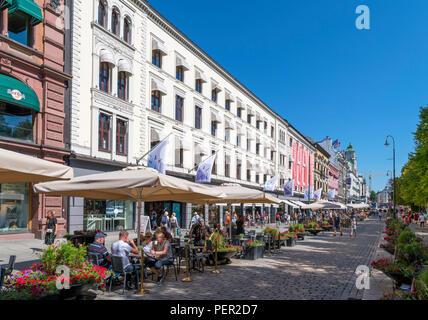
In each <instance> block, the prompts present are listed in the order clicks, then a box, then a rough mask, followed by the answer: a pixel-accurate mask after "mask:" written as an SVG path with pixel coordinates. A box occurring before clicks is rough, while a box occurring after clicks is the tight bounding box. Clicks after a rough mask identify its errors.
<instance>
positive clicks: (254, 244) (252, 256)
mask: <svg viewBox="0 0 428 320" xmlns="http://www.w3.org/2000/svg"><path fill="white" fill-rule="evenodd" d="M264 247H265V243H264V242H263V241H257V240H256V241H251V240H247V241H246V242H245V243H244V248H245V249H244V259H247V260H256V259H259V258H263V253H264V249H265V248H264Z"/></svg>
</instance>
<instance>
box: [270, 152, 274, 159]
mask: <svg viewBox="0 0 428 320" xmlns="http://www.w3.org/2000/svg"><path fill="white" fill-rule="evenodd" d="M274 155H275V151H271V152H270V160H271V161H273V158H274Z"/></svg>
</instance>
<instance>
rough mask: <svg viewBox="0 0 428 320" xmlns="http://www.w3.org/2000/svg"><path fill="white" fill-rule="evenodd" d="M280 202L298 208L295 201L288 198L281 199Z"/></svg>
mask: <svg viewBox="0 0 428 320" xmlns="http://www.w3.org/2000/svg"><path fill="white" fill-rule="evenodd" d="M281 202H282V203H285V204H286V205H288V206H290V207H293V208H299V206H298V205H297V204H295V203H292V202H291V201H288V200H281Z"/></svg>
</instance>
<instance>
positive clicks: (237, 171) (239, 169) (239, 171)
mask: <svg viewBox="0 0 428 320" xmlns="http://www.w3.org/2000/svg"><path fill="white" fill-rule="evenodd" d="M241 169H242V164H241V161H238V163H237V164H236V179H238V180H241Z"/></svg>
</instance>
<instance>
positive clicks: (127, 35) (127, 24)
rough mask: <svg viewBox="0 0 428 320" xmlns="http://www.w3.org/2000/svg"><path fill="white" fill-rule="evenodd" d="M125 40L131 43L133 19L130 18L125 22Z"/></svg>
mask: <svg viewBox="0 0 428 320" xmlns="http://www.w3.org/2000/svg"><path fill="white" fill-rule="evenodd" d="M123 40H124V41H126V42H127V43H129V44H130V43H131V21H130V20H129V19H128V18H125V21H124V22H123Z"/></svg>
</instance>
